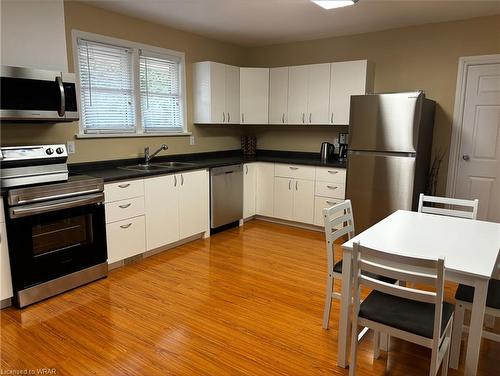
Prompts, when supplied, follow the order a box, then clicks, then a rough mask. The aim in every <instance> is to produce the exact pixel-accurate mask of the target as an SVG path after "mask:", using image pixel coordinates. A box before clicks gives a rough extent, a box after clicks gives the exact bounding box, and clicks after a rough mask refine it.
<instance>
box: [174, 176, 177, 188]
mask: <svg viewBox="0 0 500 376" xmlns="http://www.w3.org/2000/svg"><path fill="white" fill-rule="evenodd" d="M174 187H177V175H174Z"/></svg>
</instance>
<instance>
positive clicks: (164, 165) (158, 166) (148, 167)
mask: <svg viewBox="0 0 500 376" xmlns="http://www.w3.org/2000/svg"><path fill="white" fill-rule="evenodd" d="M193 165H195V163H188V162H158V163H148V164H136V165H132V166H124V167H118V168H120V169H122V170H128V171H158V170H165V171H168V170H170V169H174V168H179V167H189V166H193Z"/></svg>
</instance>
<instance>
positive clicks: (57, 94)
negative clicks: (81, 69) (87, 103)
mask: <svg viewBox="0 0 500 376" xmlns="http://www.w3.org/2000/svg"><path fill="white" fill-rule="evenodd" d="M0 91H1V93H0V120H16V121H19V120H25V121H74V120H78V100H77V96H78V94H77V90H76V82H75V75H74V74H71V73H63V72H54V71H47V70H41V69H31V68H22V67H11V66H5V65H3V66H2V68H1V77H0Z"/></svg>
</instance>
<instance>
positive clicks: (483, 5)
mask: <svg viewBox="0 0 500 376" xmlns="http://www.w3.org/2000/svg"><path fill="white" fill-rule="evenodd" d="M84 2H86V3H89V4H92V5H94V6H97V7H100V8H105V9H109V10H112V11H115V12H118V13H123V14H126V15H130V16H133V17H137V18H141V19H144V20H147V21H152V22H155V23H158V24H163V25H167V26H171V27H174V28H176V29H180V30H185V31H190V32H194V33H197V34H201V35H204V36H209V37H212V38H215V39H219V40H223V41H228V42H232V43H236V44H241V45H245V46H257V45H266V44H274V43H284V42H292V41H300V40H311V39H318V38H325V37H331V36H338V35H349V34H359V33H364V32H370V31H378V30H385V29H392V28H397V27H403V26H409V25H418V24H425V23H432V22H441V21H451V20H458V19H465V18H472V17H479V16H486V15H493V14H500V1H499V0H486V1H483V0H359V2H358V3H357V4H356V5H354V6H350V7H346V8H340V9H332V10H324V9H322V8H320V7H319V6H317V5H315V4H314V3H312V2H310V1H309V0H139V1H138V0H87V1H84Z"/></svg>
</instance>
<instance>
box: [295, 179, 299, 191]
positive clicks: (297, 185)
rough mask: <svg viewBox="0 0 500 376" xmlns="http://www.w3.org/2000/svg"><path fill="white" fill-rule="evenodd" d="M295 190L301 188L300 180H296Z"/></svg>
mask: <svg viewBox="0 0 500 376" xmlns="http://www.w3.org/2000/svg"><path fill="white" fill-rule="evenodd" d="M295 190H296V191H298V190H299V181H298V180H295Z"/></svg>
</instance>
